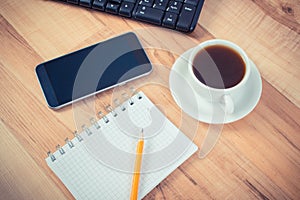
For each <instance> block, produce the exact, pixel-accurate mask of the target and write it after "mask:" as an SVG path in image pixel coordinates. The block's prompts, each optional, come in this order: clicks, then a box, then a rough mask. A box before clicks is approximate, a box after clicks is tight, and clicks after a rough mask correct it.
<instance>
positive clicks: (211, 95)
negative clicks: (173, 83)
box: [188, 39, 251, 114]
mask: <svg viewBox="0 0 300 200" xmlns="http://www.w3.org/2000/svg"><path fill="white" fill-rule="evenodd" d="M213 45H218V46H225V47H227V48H230V49H231V50H233V51H235V52H236V53H237V54H238V55H239V56H240V57H241V58H242V60H243V62H244V64H245V70H244V76H243V77H242V79H241V80H240V81H239V82H238V83H237V84H236V85H234V86H232V87H228V88H224V89H219V88H214V87H211V86H208V85H205V84H204V83H202V82H201V81H200V80H198V78H197V77H196V75H195V73H194V71H193V62H194V59H195V56H196V55H197V53H198V52H199V51H201V50H202V51H203V49H205V48H207V47H209V46H213ZM211 62H214V61H213V59H211ZM250 70H251V67H250V60H249V58H248V56H247V54H246V53H245V52H244V51H243V49H241V48H240V47H239V46H238V45H236V44H234V43H232V42H230V41H227V40H221V39H213V40H208V41H205V42H203V43H201V44H199V45H197V46H196V47H194V48H193V50H192V52H191V54H190V57H189V62H188V71H189V73H190V75H191V76H190V77H191V79H192V80H191V81H192V84H193V89H194V90H195V92H196V93H198V94H199V95H200V96H201V97H203V98H204V99H205V100H207V101H210V102H212V103H214V104H219V105H220V106H221V107H222V108H223V110H224V111H225V112H226V113H227V114H232V113H234V109H235V103H236V102H238V101H240V100H241V97H242V95H243V94H245V93H246V92H247V87H246V85H247V82H248V79H249V76H250V73H251V71H250ZM214 73H215V74H216V77H217V78H219V80H221V81H222V77H221V74H220V72H219V71H218V69H217V67H216V69H214ZM204 78H205V77H204Z"/></svg>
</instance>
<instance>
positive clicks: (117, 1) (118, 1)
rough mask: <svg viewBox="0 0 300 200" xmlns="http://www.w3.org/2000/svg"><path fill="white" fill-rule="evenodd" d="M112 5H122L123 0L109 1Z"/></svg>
mask: <svg viewBox="0 0 300 200" xmlns="http://www.w3.org/2000/svg"><path fill="white" fill-rule="evenodd" d="M109 2H111V3H115V4H120V3H121V2H122V0H109Z"/></svg>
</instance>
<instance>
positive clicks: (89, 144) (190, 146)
mask: <svg viewBox="0 0 300 200" xmlns="http://www.w3.org/2000/svg"><path fill="white" fill-rule="evenodd" d="M141 128H143V130H144V140H145V145H144V152H143V161H142V170H141V176H140V186H139V196H138V198H139V199H141V198H143V197H144V196H146V194H147V193H149V192H150V191H151V190H152V189H153V188H154V187H155V186H157V185H158V184H159V183H160V182H161V181H163V179H165V178H166V177H167V176H168V175H169V174H170V173H172V171H174V170H175V169H176V168H177V167H178V166H180V165H181V164H182V163H183V162H184V161H185V160H186V159H188V158H189V157H190V156H191V155H192V154H193V153H195V152H196V150H197V149H198V148H197V146H196V145H195V144H194V143H193V142H192V141H191V140H190V139H189V138H188V137H186V136H185V135H184V134H183V133H182V132H181V131H180V130H179V129H178V128H177V127H176V126H175V125H174V124H172V123H171V122H170V121H169V120H168V119H167V118H166V117H165V115H164V114H163V113H162V112H161V111H160V110H159V109H158V108H157V107H156V106H155V105H154V104H153V103H152V102H151V101H150V100H149V99H148V98H147V97H146V96H145V94H144V93H142V92H139V93H137V94H135V95H134V96H132V97H131V98H129V99H128V100H126V101H125V102H124V103H122V104H121V105H120V106H118V107H117V108H115V109H114V110H111V109H110V112H109V113H108V114H107V115H105V116H103V117H102V118H101V119H100V120H95V119H92V120H91V125H90V126H89V127H84V128H83V131H82V132H81V133H75V134H74V135H75V137H74V138H73V139H72V140H68V139H66V144H64V145H63V146H59V145H58V146H57V150H56V151H55V152H54V153H51V152H48V157H47V158H46V162H47V164H48V166H49V167H50V168H51V170H52V171H53V172H54V173H55V174H56V175H57V176H58V178H59V179H60V180H61V181H62V182H63V184H64V185H65V186H66V187H67V188H68V190H69V191H70V192H71V193H72V195H73V196H74V197H75V198H76V199H118V200H120V199H129V197H130V192H131V181H132V176H133V169H134V160H135V150H136V144H137V141H138V137H139V134H140V130H141Z"/></svg>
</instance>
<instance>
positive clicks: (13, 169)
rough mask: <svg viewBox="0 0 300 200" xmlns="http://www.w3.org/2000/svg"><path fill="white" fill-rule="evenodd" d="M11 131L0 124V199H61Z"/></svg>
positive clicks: (54, 186)
mask: <svg viewBox="0 0 300 200" xmlns="http://www.w3.org/2000/svg"><path fill="white" fill-rule="evenodd" d="M12 131H13V130H9V129H7V128H6V127H5V125H4V124H3V122H2V121H0V133H1V136H0V138H1V139H0V162H1V165H0V199H32V198H34V199H53V198H54V199H64V198H65V196H64V195H63V194H62V193H61V191H60V190H59V189H58V188H57V187H56V185H55V184H54V183H53V182H52V181H51V180H49V178H48V176H47V175H46V174H45V173H44V170H43V169H42V168H40V166H38V165H37V164H36V163H35V161H34V160H33V159H32V157H31V156H30V155H29V154H28V153H27V150H26V149H25V148H24V147H23V145H22V144H21V143H19V141H18V140H17V139H16V138H15V137H14V136H13V134H12V133H11V132H12Z"/></svg>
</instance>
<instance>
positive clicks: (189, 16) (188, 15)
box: [176, 4, 196, 31]
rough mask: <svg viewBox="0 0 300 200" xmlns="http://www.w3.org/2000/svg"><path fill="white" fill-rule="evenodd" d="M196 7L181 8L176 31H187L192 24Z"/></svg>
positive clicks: (186, 5) (186, 6)
mask: <svg viewBox="0 0 300 200" xmlns="http://www.w3.org/2000/svg"><path fill="white" fill-rule="evenodd" d="M195 10H196V7H195V6H192V5H188V4H185V5H183V7H182V11H181V13H180V15H179V19H178V22H177V25H176V29H177V30H180V31H188V30H189V27H190V25H191V23H192V20H193V17H194V14H195Z"/></svg>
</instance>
